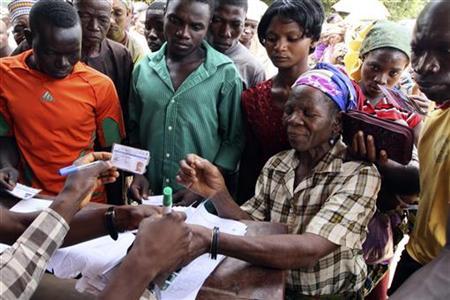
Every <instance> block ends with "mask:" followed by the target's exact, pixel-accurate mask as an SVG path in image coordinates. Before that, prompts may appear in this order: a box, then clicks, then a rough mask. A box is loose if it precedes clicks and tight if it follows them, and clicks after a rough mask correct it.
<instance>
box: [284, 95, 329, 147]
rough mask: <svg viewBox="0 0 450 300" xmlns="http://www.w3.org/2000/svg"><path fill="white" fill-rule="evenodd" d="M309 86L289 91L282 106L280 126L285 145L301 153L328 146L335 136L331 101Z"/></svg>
mask: <svg viewBox="0 0 450 300" xmlns="http://www.w3.org/2000/svg"><path fill="white" fill-rule="evenodd" d="M326 97H327V96H326V95H325V94H323V93H322V92H321V91H319V90H317V89H315V88H313V87H309V86H297V87H294V88H292V91H291V94H290V96H289V99H288V101H287V102H286V104H285V106H284V114H283V122H284V124H285V125H286V128H287V135H288V140H289V144H290V145H291V146H292V148H294V149H295V150H297V151H300V152H303V151H308V150H310V149H313V148H316V147H318V146H320V145H322V144H324V143H328V142H329V140H330V138H332V137H333V136H334V134H335V130H336V122H337V118H336V117H335V116H333V113H334V111H333V109H332V105H333V103H331V100H329V99H327V98H326Z"/></svg>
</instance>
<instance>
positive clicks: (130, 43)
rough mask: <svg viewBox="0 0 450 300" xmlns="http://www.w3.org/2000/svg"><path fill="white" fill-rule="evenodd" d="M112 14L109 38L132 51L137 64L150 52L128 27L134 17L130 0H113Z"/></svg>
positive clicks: (134, 61)
mask: <svg viewBox="0 0 450 300" xmlns="http://www.w3.org/2000/svg"><path fill="white" fill-rule="evenodd" d="M112 4H113V7H112V13H111V26H110V27H109V31H108V35H107V36H108V38H110V39H112V40H113V41H116V42H118V43H121V44H122V45H124V46H125V47H127V49H128V51H130V54H131V57H132V59H133V63H134V64H136V63H137V62H138V61H139V60H140V59H141V58H143V57H144V56H145V55H146V54H147V53H148V52H150V51H149V49H148V47H147V45H146V44H143V43H140V41H139V40H138V39H137V38H136V36H135V35H132V34H130V32H128V30H127V29H128V26H129V24H130V21H131V17H132V16H133V9H132V4H131V1H130V0H113V1H112Z"/></svg>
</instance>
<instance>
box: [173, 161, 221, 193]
mask: <svg viewBox="0 0 450 300" xmlns="http://www.w3.org/2000/svg"><path fill="white" fill-rule="evenodd" d="M176 179H177V182H178V183H179V184H181V185H183V186H185V187H186V188H187V189H189V190H191V191H192V192H194V193H196V194H198V195H200V196H202V197H204V198H211V197H212V196H214V195H215V194H217V193H218V192H220V191H223V190H225V189H226V187H225V180H224V179H223V176H222V174H221V173H220V171H219V169H218V168H217V167H216V166H214V165H213V164H212V163H210V162H209V161H208V160H206V159H204V158H201V157H200V156H198V155H195V154H188V155H187V156H186V159H183V160H182V161H181V162H180V170H179V171H178V175H177V178H176Z"/></svg>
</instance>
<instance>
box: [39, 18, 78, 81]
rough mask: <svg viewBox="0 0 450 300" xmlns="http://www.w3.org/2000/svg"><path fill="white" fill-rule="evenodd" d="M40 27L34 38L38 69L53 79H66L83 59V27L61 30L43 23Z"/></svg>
mask: <svg viewBox="0 0 450 300" xmlns="http://www.w3.org/2000/svg"><path fill="white" fill-rule="evenodd" d="M38 27H39V28H38V32H35V33H34V34H33V37H32V45H33V57H34V61H35V63H36V67H37V69H38V70H39V71H40V72H42V73H44V74H47V75H48V76H50V77H53V78H57V79H62V78H64V77H66V76H67V75H69V74H70V73H72V71H73V66H74V65H75V64H76V63H77V62H78V61H79V60H80V57H81V26H80V25H79V24H77V25H75V26H74V27H72V28H60V27H56V26H53V25H49V24H47V23H45V22H41V23H40V24H39V26H38Z"/></svg>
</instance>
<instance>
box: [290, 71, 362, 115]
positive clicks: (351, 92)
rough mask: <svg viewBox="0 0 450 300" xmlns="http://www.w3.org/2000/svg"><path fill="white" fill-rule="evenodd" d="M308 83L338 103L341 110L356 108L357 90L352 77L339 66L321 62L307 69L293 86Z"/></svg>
mask: <svg viewBox="0 0 450 300" xmlns="http://www.w3.org/2000/svg"><path fill="white" fill-rule="evenodd" d="M300 85H307V86H311V87H313V88H316V89H318V90H319V91H321V92H322V93H324V94H325V95H327V96H328V97H330V99H331V100H332V101H333V102H335V103H336V105H337V106H338V107H339V109H340V110H341V111H348V110H349V109H354V108H356V101H357V99H356V91H355V88H354V87H353V84H352V82H351V81H350V78H349V77H348V76H347V75H346V74H345V73H344V72H343V71H341V70H340V69H339V68H337V67H335V66H333V65H332V64H328V63H319V64H317V65H316V66H315V67H314V69H311V70H309V71H306V72H305V73H303V74H302V75H300V77H299V78H298V79H297V80H296V81H295V83H294V85H292V87H296V86H300Z"/></svg>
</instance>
